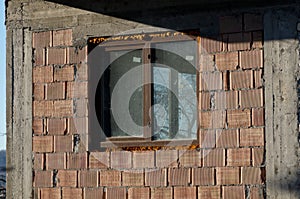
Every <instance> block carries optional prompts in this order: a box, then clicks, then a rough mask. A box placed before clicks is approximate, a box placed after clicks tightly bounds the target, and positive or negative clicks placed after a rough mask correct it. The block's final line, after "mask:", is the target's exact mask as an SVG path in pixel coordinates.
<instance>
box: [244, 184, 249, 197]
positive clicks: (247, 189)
mask: <svg viewBox="0 0 300 199" xmlns="http://www.w3.org/2000/svg"><path fill="white" fill-rule="evenodd" d="M245 196H246V199H250V185H245Z"/></svg>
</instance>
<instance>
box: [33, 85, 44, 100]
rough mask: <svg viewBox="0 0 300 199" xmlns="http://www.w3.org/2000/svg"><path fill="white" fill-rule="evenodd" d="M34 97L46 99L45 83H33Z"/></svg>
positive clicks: (35, 98)
mask: <svg viewBox="0 0 300 199" xmlns="http://www.w3.org/2000/svg"><path fill="white" fill-rule="evenodd" d="M33 98H34V100H43V99H44V84H33Z"/></svg>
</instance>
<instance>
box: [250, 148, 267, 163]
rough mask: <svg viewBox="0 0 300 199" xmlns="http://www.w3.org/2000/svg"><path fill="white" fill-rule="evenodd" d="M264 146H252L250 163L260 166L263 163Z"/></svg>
mask: <svg viewBox="0 0 300 199" xmlns="http://www.w3.org/2000/svg"><path fill="white" fill-rule="evenodd" d="M264 154H265V149H264V148H252V165H253V166H261V165H263V164H264Z"/></svg>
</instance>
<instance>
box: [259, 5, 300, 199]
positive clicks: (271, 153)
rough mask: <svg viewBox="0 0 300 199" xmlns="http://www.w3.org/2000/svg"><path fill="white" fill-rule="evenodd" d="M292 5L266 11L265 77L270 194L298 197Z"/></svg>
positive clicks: (296, 70)
mask: <svg viewBox="0 0 300 199" xmlns="http://www.w3.org/2000/svg"><path fill="white" fill-rule="evenodd" d="M298 20H299V18H298V17H297V14H296V13H295V12H293V9H286V10H268V11H267V12H266V14H265V18H264V24H265V33H264V37H265V44H264V53H265V55H264V59H265V63H264V67H265V71H264V81H265V106H266V107H265V108H266V112H265V113H266V114H265V115H266V172H267V173H266V176H267V183H266V185H267V196H268V198H278V199H285V198H295V199H296V198H299V196H300V187H299V180H300V178H299V172H300V168H299V143H298V119H297V106H298V97H297V90H296V88H297V76H298V75H299V41H298V39H297V31H296V25H297V21H298Z"/></svg>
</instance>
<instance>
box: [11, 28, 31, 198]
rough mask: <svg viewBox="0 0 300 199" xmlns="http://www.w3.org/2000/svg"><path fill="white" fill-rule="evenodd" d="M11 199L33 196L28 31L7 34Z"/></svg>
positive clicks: (13, 30)
mask: <svg viewBox="0 0 300 199" xmlns="http://www.w3.org/2000/svg"><path fill="white" fill-rule="evenodd" d="M6 150H7V157H8V159H7V168H8V172H7V182H8V183H7V198H13V199H17V198H22V199H25V198H31V195H32V152H31V151H32V46H31V32H30V31H29V30H28V29H12V30H8V31H7V149H6Z"/></svg>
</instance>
